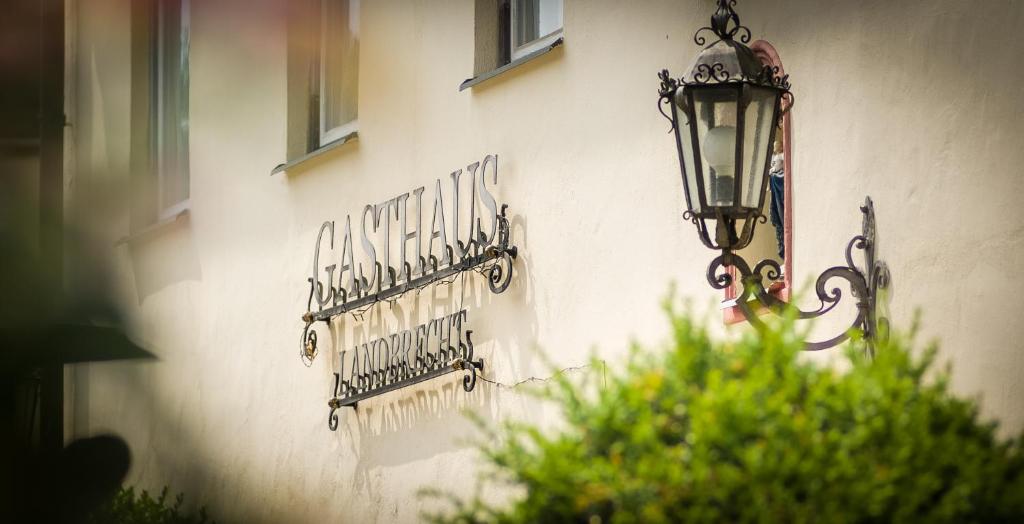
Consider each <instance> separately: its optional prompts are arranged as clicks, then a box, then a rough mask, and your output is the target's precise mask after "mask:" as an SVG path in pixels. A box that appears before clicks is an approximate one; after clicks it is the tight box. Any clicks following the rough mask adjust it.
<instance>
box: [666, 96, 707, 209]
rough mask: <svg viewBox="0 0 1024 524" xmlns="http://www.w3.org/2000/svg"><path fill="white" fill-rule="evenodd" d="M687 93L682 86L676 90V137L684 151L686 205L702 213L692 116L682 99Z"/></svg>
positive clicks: (680, 148) (674, 109)
mask: <svg viewBox="0 0 1024 524" xmlns="http://www.w3.org/2000/svg"><path fill="white" fill-rule="evenodd" d="M685 96H686V93H685V92H684V91H683V89H682V88H680V89H679V90H678V91H677V92H676V101H677V102H678V103H676V104H675V105H674V106H673V108H672V110H673V111H675V118H676V139H677V140H679V146H680V147H679V150H680V151H681V152H682V157H683V169H684V170H685V171H686V173H684V176H685V177H686V178H685V182H686V188H685V189H686V198H687V201H686V205H687V206H688V207H689V209H690V211H693V212H694V213H700V212H701V210H702V209H703V208H702V207H701V205H700V198H698V197H697V191H698V187H697V167H696V166H695V165H694V161H693V134H692V133H693V128H692V127H691V126H690V117H689V115H687V113H686V106H685V105H684V104H685V102H684V101H683V100H682V99H683V97H685Z"/></svg>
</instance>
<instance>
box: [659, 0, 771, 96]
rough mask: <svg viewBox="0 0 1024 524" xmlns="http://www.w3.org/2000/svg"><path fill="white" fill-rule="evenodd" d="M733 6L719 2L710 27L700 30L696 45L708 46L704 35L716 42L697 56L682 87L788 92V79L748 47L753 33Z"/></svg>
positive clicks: (727, 1) (731, 0)
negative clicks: (712, 36)
mask: <svg viewBox="0 0 1024 524" xmlns="http://www.w3.org/2000/svg"><path fill="white" fill-rule="evenodd" d="M734 3H735V0H719V1H718V9H717V10H716V11H715V13H714V14H713V15H711V25H710V26H709V27H702V28H700V29H698V30H697V33H696V34H695V35H694V37H693V40H694V42H696V43H697V45H705V44H706V43H707V39H706V38H705V37H704V36H702V35H701V33H704V32H705V31H711V32H712V33H714V34H715V36H716V37H717V39H716V40H715V41H714V42H712V43H711V45H708V46H707V47H705V48H704V50H703V51H701V52H700V54H698V55H697V58H696V60H694V62H693V65H692V66H690V68H689V73H687V74H685V75H683V77H682V78H680V79H679V84H682V85H684V86H686V85H700V84H711V83H748V84H755V85H760V86H763V87H773V88H778V89H783V90H788V89H789V79H788V77H787V76H779V71H778V69H777V68H773V67H771V66H767V65H765V64H763V63H762V62H761V60H760V59H759V58H758V57H757V55H756V54H754V51H753V50H751V49H750V48H749V47H747V46H746V45H745V44H746V43H748V42H750V30H749V29H747V28H746V27H745V26H743V25H741V24H740V17H739V15H737V14H736V11H735V10H734V9H733V7H732V6H733V4H734Z"/></svg>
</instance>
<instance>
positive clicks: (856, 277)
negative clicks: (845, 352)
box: [658, 0, 889, 353]
mask: <svg viewBox="0 0 1024 524" xmlns="http://www.w3.org/2000/svg"><path fill="white" fill-rule="evenodd" d="M735 5H736V0H718V5H717V9H716V10H715V12H714V14H712V15H711V25H710V26H708V27H702V28H700V29H698V30H697V32H696V33H695V34H694V37H693V40H694V42H695V43H696V44H697V45H699V46H704V47H703V50H702V51H701V52H700V53H699V54H698V55H697V57H696V59H695V60H694V61H693V63H692V65H691V66H690V68H689V69H687V70H686V73H685V74H684V75H683V76H681V77H678V78H676V77H673V76H672V75H671V74H669V72H668V70H666V69H663V70H662V71H661V73H659V74H658V78H659V79H660V80H661V86H660V88H659V90H658V110H659V111H661V114H662V115H663V116H664V117H665V118H667V119H668V120H669V122H671V124H672V128H671V129H670V130H669V132H670V133H674V136H675V141H676V147H677V152H678V154H679V171H680V173H681V174H682V178H683V188H684V190H685V197H686V207H687V210H686V212H685V213H684V214H683V218H684V219H686V220H689V221H690V222H692V223H693V224H694V225H696V226H697V232H698V234H699V236H700V239H701V241H702V242H703V243H704V244H705V245H706V246H707V247H709V248H711V249H714V250H720V251H721V254H719V255H718V256H717V257H715V258H714V260H712V261H711V264H710V265H709V266H708V269H707V279H708V283H709V284H710V285H711V287H712V288H714V289H727V288H729V287H731V286H733V285H734V284H735V283H737V280H738V281H739V283H740V284H742V285H741V286H740V288H739V289H738V290H737V291H736V293H737V295H736V298H735V302H734V303H735V305H736V307H737V308H738V309H739V310H740V311H741V312H742V314H743V316H744V317H745V318H746V319H747V320H748V321H749V322H750V323H751V324H753V325H754V326H756V327H763V323H762V322H761V320H759V319H758V311H757V308H764V309H767V310H771V311H774V312H780V311H781V310H783V309H787V308H791V309H794V310H796V313H795V314H796V318H799V319H814V318H818V317H820V316H823V315H825V314H826V313H828V312H830V311H833V310H834V308H835V307H836V306H837V305H838V304H839V303H840V301H841V299H842V298H843V297H844V296H847V295H845V294H844V292H843V290H842V289H841V288H840V287H836V286H834V285H833V282H835V281H837V280H842V281H845V282H846V287H848V289H849V294H850V295H852V296H853V298H854V299H855V300H856V306H857V315H856V317H855V318H854V319H853V321H852V322H851V323H850V324H848V328H847V329H845V330H844V331H843V332H841V333H840V334H838V335H836V336H834V337H832V338H829V339H827V340H823V341H820V342H807V343H806V345H805V348H806V349H808V350H812V351H813V350H820V349H825V348H830V347H833V346H835V345H837V344H839V343H841V342H843V341H844V340H847V339H848V338H850V336H851V335H852V333H853V332H855V331H858V330H859V331H860V333H861V334H862V336H863V337H864V339H865V340H866V341H867V343H868V344H867V349H868V351H869V352H871V353H873V351H874V347H875V345H876V343H877V341H878V340H879V339H883V338H885V337H886V333H887V332H888V320H887V318H886V315H884V314H882V313H881V312H880V311H879V306H880V305H881V301H879V300H878V297H879V291H881V290H885V289H887V288H888V287H889V270H888V268H887V267H886V265H885V263H884V262H882V261H881V260H878V259H877V258H876V255H875V248H876V240H875V213H874V205H873V203H872V201H871V199H870V198H867V199H865V201H864V205H863V206H862V207H861V212H862V213H863V214H864V220H863V228H862V229H863V232H862V234H860V235H857V236H855V237H854V238H853V239H852V240H851V241H850V243H849V244H848V245H847V248H846V265H845V266H835V267H831V268H829V269H827V270H825V271H824V272H823V273H821V274H820V275H819V276H818V278H817V280H816V281H815V286H814V291H815V294H816V295H817V297H818V299H819V300H820V304H819V305H818V307H817V308H816V309H810V310H803V309H799V308H796V307H795V306H793V305H792V304H788V303H786V302H784V301H783V300H781V299H780V298H778V297H776V296H775V295H773V294H771V293H769V292H768V291H767V289H766V286H765V280H767V281H780V280H782V278H783V274H782V268H781V267H780V265H779V263H778V262H777V261H775V260H773V259H771V258H767V259H764V260H762V261H760V262H758V263H757V264H748V263H747V261H746V260H744V259H743V257H741V256H740V255H739V254H738V253H737V251H739V250H741V249H743V248H744V247H746V246H747V245H748V244H750V241H751V239H752V238H753V236H754V228H755V226H756V225H757V223H758V222H761V223H764V222H767V218H766V217H765V215H764V213H763V212H762V210H763V209H764V204H765V194H766V193H767V187H768V186H767V184H768V177H769V175H768V171H769V167H770V163H771V156H772V155H771V152H772V146H773V144H774V142H775V133H776V132H777V130H778V129H779V127H780V124H781V122H782V118H783V116H784V115H785V113H786V112H787V111H789V110H790V108H792V107H793V102H794V99H793V94H792V93H791V92H790V90H789V77H788V76H785V75H781V74H780V70H779V68H777V67H773V66H771V65H766V64H763V63H762V62H761V60H760V59H759V58H758V57H757V55H756V54H755V53H754V51H752V50H751V49H750V48H749V47H747V45H746V44H747V43H749V42H750V37H751V35H750V30H749V29H747V28H746V27H744V26H743V25H742V24H740V17H739V15H737V14H736V11H735V10H734V9H733V7H734V6H735ZM709 32H710V33H712V34H714V38H712V37H710V36H708V34H707V33H709ZM709 40H713V41H711V43H708V41H709ZM786 204H787V205H790V203H789V202H787V203H786ZM855 251H861V252H862V253H863V255H864V262H863V263H860V264H858V263H856V262H855V261H854V258H855V257H854V252H855Z"/></svg>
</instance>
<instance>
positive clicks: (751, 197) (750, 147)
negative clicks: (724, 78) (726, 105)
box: [742, 86, 779, 209]
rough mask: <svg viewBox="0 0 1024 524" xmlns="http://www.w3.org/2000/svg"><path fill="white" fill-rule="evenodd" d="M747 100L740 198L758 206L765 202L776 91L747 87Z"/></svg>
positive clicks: (745, 205) (744, 203)
mask: <svg viewBox="0 0 1024 524" xmlns="http://www.w3.org/2000/svg"><path fill="white" fill-rule="evenodd" d="M746 89H747V90H748V91H747V92H748V93H749V94H750V103H749V104H748V105H747V108H746V112H745V114H744V115H743V119H744V122H743V162H744V164H745V167H744V173H743V177H744V179H743V181H744V187H743V199H742V206H743V207H746V208H753V209H757V208H759V207H760V205H761V204H762V203H763V202H764V194H763V191H764V188H765V185H764V177H765V176H767V174H768V156H769V154H770V151H771V148H772V130H773V129H774V126H773V125H772V124H774V122H773V118H772V117H774V116H775V114H774V113H775V103H776V101H777V100H778V97H779V93H778V91H776V90H774V89H766V88H762V87H749V86H748V87H747V88H746Z"/></svg>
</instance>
